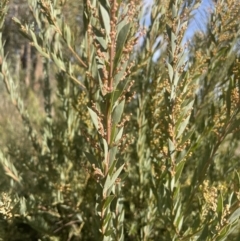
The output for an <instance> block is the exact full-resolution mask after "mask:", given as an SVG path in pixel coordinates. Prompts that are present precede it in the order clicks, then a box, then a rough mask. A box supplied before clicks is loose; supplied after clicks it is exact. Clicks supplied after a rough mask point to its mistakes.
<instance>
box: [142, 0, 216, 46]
mask: <svg viewBox="0 0 240 241" xmlns="http://www.w3.org/2000/svg"><path fill="white" fill-rule="evenodd" d="M153 2H154V0H144V3H145V4H146V10H147V9H148V8H147V6H148V5H150V6H151V4H153ZM211 9H213V2H212V0H202V3H201V5H200V7H199V8H198V9H197V10H195V11H194V12H193V13H194V17H193V19H192V20H191V21H190V23H189V27H188V30H187V32H186V36H185V37H184V42H185V41H187V40H189V39H191V37H192V36H193V34H194V32H195V31H199V30H201V31H205V29H206V27H205V26H206V24H207V21H208V14H207V13H208V12H210V11H211ZM144 19H145V25H149V24H150V13H149V14H147V15H146V16H145V18H144Z"/></svg>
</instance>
